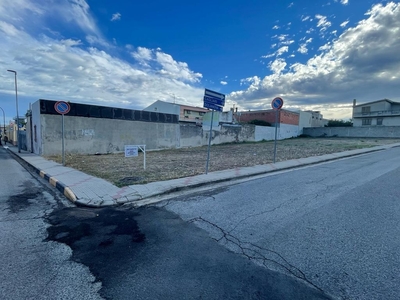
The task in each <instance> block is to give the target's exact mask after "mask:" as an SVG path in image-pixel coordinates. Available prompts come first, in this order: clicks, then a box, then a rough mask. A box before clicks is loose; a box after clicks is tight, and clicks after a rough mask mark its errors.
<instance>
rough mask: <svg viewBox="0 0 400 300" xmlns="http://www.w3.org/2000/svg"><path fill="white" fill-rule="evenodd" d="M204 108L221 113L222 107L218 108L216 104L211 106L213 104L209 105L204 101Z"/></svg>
mask: <svg viewBox="0 0 400 300" xmlns="http://www.w3.org/2000/svg"><path fill="white" fill-rule="evenodd" d="M204 107H205V108H209V109H213V110H216V111H221V112H222V110H223V107H222V106H219V105H216V104H213V103H210V102H206V101H204Z"/></svg>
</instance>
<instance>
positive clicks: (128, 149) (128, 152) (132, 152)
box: [125, 145, 139, 157]
mask: <svg viewBox="0 0 400 300" xmlns="http://www.w3.org/2000/svg"><path fill="white" fill-rule="evenodd" d="M138 149H139V147H138V146H132V145H125V157H134V156H138V155H139V154H138Z"/></svg>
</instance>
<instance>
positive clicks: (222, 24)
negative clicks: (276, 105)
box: [0, 0, 400, 121]
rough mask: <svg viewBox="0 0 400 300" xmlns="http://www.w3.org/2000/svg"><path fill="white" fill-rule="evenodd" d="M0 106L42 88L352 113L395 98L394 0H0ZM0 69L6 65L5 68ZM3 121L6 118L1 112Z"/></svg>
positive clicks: (73, 95)
mask: <svg viewBox="0 0 400 300" xmlns="http://www.w3.org/2000/svg"><path fill="white" fill-rule="evenodd" d="M0 49H2V50H1V56H0V107H2V108H3V109H4V110H5V112H6V118H7V121H8V120H10V119H11V118H12V117H13V116H15V115H16V109H15V92H14V77H13V74H11V73H8V72H7V71H6V70H7V69H13V70H16V71H17V72H18V92H19V104H20V105H19V107H20V109H19V110H20V114H23V113H25V112H26V110H27V109H28V105H29V103H30V102H31V103H32V102H34V101H36V100H37V99H39V98H44V99H53V100H68V101H72V102H81V103H94V104H98V105H105V106H115V107H127V108H132V109H143V108H144V107H146V106H148V105H150V104H151V103H153V102H154V101H156V100H164V101H170V102H173V101H176V102H177V103H182V104H186V105H194V106H202V96H203V94H204V89H205V88H208V89H211V90H216V91H219V92H221V93H224V94H226V99H227V103H226V105H225V109H226V110H227V109H229V108H230V107H233V106H235V107H238V108H239V110H249V109H251V110H255V109H269V108H270V105H271V100H272V99H273V98H274V97H277V96H280V97H282V98H283V99H284V101H285V104H284V108H286V109H293V110H295V109H302V110H308V109H314V110H320V111H321V112H322V113H323V115H324V117H326V118H349V117H351V103H352V100H353V99H354V98H355V99H357V101H358V103H362V102H368V101H374V100H378V99H383V98H388V99H391V100H395V101H396V100H397V101H400V84H399V83H400V82H399V80H400V51H399V49H400V3H399V2H392V1H376V0H375V1H374V0H321V1H319V0H317V1H309V0H299V1H284V0H283V1H265V0H247V1H239V0H230V1H218V0H214V1H208V0H203V1H180V0H175V1H174V0H171V1H161V0H154V1H121V0H115V1H109V0H86V1H85V0H13V1H8V0H0ZM1 70H2V71H1ZM1 121H2V120H1Z"/></svg>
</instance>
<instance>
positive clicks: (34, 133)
mask: <svg viewBox="0 0 400 300" xmlns="http://www.w3.org/2000/svg"><path fill="white" fill-rule="evenodd" d="M33 136H34V141H35V142H37V132H36V125H35V126H33Z"/></svg>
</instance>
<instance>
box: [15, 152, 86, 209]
mask: <svg viewBox="0 0 400 300" xmlns="http://www.w3.org/2000/svg"><path fill="white" fill-rule="evenodd" d="M7 151H8V152H10V153H11V154H13V155H14V156H15V157H17V158H18V159H20V160H23V161H24V162H25V163H27V164H28V165H30V166H31V167H32V168H33V169H34V170H35V172H36V173H37V174H38V175H39V176H40V177H42V178H44V179H45V180H46V181H47V182H49V183H50V185H52V186H54V187H55V188H56V189H57V190H59V191H60V192H61V193H62V194H63V195H64V196H65V197H66V198H67V199H68V200H70V201H71V202H72V203H76V202H77V201H78V198H77V197H76V195H75V194H74V192H73V191H72V190H71V189H70V188H69V187H68V186H66V185H65V184H64V183H62V182H60V181H58V180H57V179H56V178H55V177H53V176H50V175H49V174H47V173H46V172H44V171H43V170H40V169H39V168H37V167H35V166H34V165H32V164H30V163H29V162H28V161H26V160H25V159H23V158H22V157H21V156H19V155H18V154H17V153H15V152H14V151H12V150H10V149H8V148H7Z"/></svg>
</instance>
